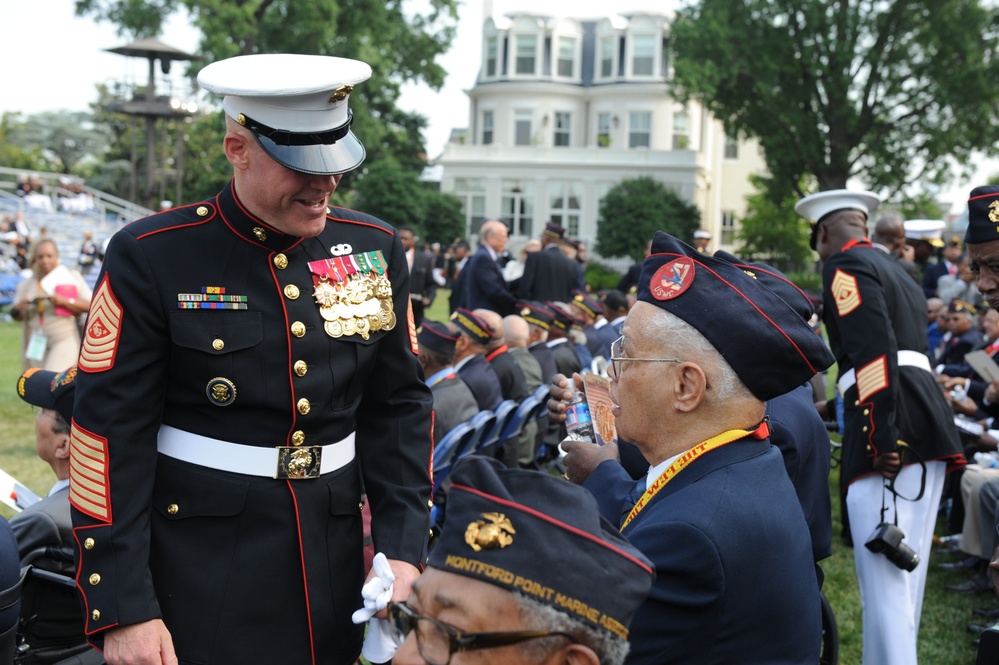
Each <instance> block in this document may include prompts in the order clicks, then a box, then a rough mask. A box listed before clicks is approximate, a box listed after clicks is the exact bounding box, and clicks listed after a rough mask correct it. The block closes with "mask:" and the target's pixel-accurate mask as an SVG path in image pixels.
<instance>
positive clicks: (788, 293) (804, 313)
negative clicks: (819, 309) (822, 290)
mask: <svg viewBox="0 0 999 665" xmlns="http://www.w3.org/2000/svg"><path fill="white" fill-rule="evenodd" d="M715 258H717V259H721V260H723V261H728V262H729V263H731V264H732V265H734V266H735V267H736V268H741V269H742V271H743V272H745V273H746V274H747V275H749V276H750V277H754V278H756V279H758V280H759V281H760V283H761V284H763V285H764V286H766V287H767V288H768V289H770V290H771V291H773V292H774V293H776V294H777V295H779V296H780V297H781V300H783V301H784V302H786V303H787V304H788V305H790V306H791V308H792V309H793V310H794V311H796V312H797V313H798V314H800V315H801V318H803V319H804V320H805V321H808V320H809V319H811V318H812V315H813V314H815V307H814V306H813V305H812V299H811V298H809V297H808V294H806V293H805V292H804V291H802V290H801V289H799V288H798V286H797V285H796V284H795V283H794V282H792V281H791V280H790V279H788V276H787V275H785V274H784V273H782V272H781V271H780V270H778V269H777V268H774V267H773V266H769V265H767V264H765V263H750V262H748V261H743V260H742V259H740V258H739V257H737V256H735V255H733V254H729V253H728V252H725V251H722V250H720V249H719V250H718V251H717V252H715Z"/></svg>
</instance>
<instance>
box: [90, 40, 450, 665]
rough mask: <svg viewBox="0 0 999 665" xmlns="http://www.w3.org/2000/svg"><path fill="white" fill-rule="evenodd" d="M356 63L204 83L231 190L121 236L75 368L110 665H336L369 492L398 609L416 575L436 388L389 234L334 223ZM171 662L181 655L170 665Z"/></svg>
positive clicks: (242, 68) (94, 563)
mask: <svg viewBox="0 0 999 665" xmlns="http://www.w3.org/2000/svg"><path fill="white" fill-rule="evenodd" d="M370 71H371V70H370V67H369V66H368V65H366V64H365V63H362V62H359V61H356V60H348V59H343V58H331V57H324V56H307V55H290V54H272V55H251V56H242V57H236V58H230V59H228V60H222V61H219V62H215V63H212V64H210V65H208V66H207V67H205V68H204V69H203V70H202V71H201V73H200V74H199V77H198V80H199V83H200V84H201V86H202V87H203V88H205V89H206V90H208V91H210V92H215V93H218V94H220V95H224V97H223V99H222V106H223V108H224V110H225V122H226V130H227V131H226V135H225V139H224V141H223V150H224V152H225V155H226V158H227V159H228V161H229V162H230V164H231V165H232V167H233V179H232V182H231V183H230V184H229V185H228V186H227V187H226V188H225V189H224V190H223V191H222V192H221V193H219V195H218V196H216V197H215V198H212V199H209V200H206V201H202V202H199V203H196V204H193V205H189V206H182V207H180V208H176V209H174V210H170V211H166V212H163V213H160V214H157V215H153V216H151V217H148V218H146V219H143V220H138V221H136V222H133V223H132V224H129V225H128V226H127V227H125V228H124V229H122V230H121V231H119V232H118V233H116V234H115V235H114V237H113V239H112V240H111V242H110V244H109V246H108V249H107V257H106V261H105V263H104V265H103V268H102V270H101V273H100V275H99V277H98V279H97V284H98V287H97V289H96V290H95V294H94V298H93V304H92V306H91V310H90V315H89V317H88V321H87V330H86V335H85V339H84V342H83V347H82V350H81V353H80V359H79V374H78V378H77V381H78V383H77V402H76V411H75V414H76V416H75V419H74V422H73V428H72V433H71V442H70V446H71V451H72V453H71V458H70V501H71V504H72V507H73V522H74V527H75V537H76V542H77V543H78V547H77V552H76V555H77V560H78V579H79V581H80V585H79V588H80V590H81V593H82V594H83V596H84V600H85V603H86V608H87V625H86V632H87V634H88V636H90V639H91V640H92V641H93V642H95V643H96V644H103V648H104V651H105V656H106V658H107V661H108V662H109V663H111V665H116V664H117V663H122V662H129V663H132V662H142V663H172V662H177V661H178V660H179V662H181V663H200V664H203V665H218V664H223V665H229V664H231V663H323V664H335V665H340V664H343V665H346V664H347V663H353V662H354V661H355V660H356V659H357V657H358V654H359V652H360V650H361V642H362V639H363V636H364V627H363V626H362V625H354V624H353V623H352V622H351V612H352V611H353V610H355V609H357V608H359V607H361V605H362V603H363V602H364V599H363V598H362V594H361V587H362V585H363V583H364V568H363V565H364V558H363V531H362V518H361V507H362V501H363V498H362V497H363V495H362V488H363V491H364V492H365V494H366V496H367V499H368V500H369V502H370V509H371V535H372V539H373V542H374V547H375V549H376V550H377V551H379V552H381V553H383V554H384V555H385V557H387V559H388V564H387V565H388V566H389V567H390V568H391V571H392V573H393V574H394V577H395V583H394V585H393V594H394V597H396V598H399V599H401V598H405V597H407V596H408V595H409V588H410V585H411V583H412V581H413V580H414V579H416V577H417V576H418V575H419V570H420V567H421V566H422V565H423V561H424V560H425V555H426V545H427V536H428V533H429V525H430V515H429V507H428V501H429V500H430V489H431V482H430V474H429V469H430V451H431V445H432V443H431V408H432V396H431V392H430V389H429V388H427V386H426V384H425V383H424V381H423V374H422V369H421V368H420V364H419V361H418V359H417V353H418V344H417V339H416V330H415V327H414V326H413V321H412V314H411V310H410V308H409V301H410V294H409V269H408V266H407V262H406V256H405V252H404V250H403V247H402V244H401V243H400V241H399V239H398V237H397V232H396V230H395V229H393V228H392V227H391V226H389V225H387V224H385V223H384V222H382V221H380V220H378V219H376V218H373V217H371V216H369V215H365V214H363V213H358V212H354V211H350V210H345V209H341V208H334V207H330V205H329V200H330V196H331V195H332V194H333V192H334V191H335V190H336V187H337V184H338V183H339V181H340V178H341V177H342V174H343V173H345V172H347V171H350V170H351V169H354V168H356V167H358V166H359V165H360V164H361V162H362V161H363V159H364V154H365V153H364V147H363V146H362V145H361V143H360V141H358V139H357V138H356V137H355V136H354V134H353V133H352V132H351V129H350V127H351V120H352V115H351V111H350V110H349V108H348V105H347V100H348V96H349V94H350V92H351V91H352V90H353V88H354V86H355V85H358V84H360V83H361V82H363V81H365V80H366V79H367V78H368V77H369V76H370ZM175 654H176V655H175Z"/></svg>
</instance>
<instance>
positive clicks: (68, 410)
mask: <svg viewBox="0 0 999 665" xmlns="http://www.w3.org/2000/svg"><path fill="white" fill-rule="evenodd" d="M17 394H18V395H20V397H21V399H23V400H24V401H25V402H27V403H28V404H31V405H32V406H37V407H41V408H43V409H53V410H55V411H56V412H58V413H59V415H60V416H62V418H63V420H65V421H66V424H67V425H68V424H70V423H71V422H72V421H73V400H74V399H75V398H76V366H75V365H74V366H73V367H70V368H69V369H67V370H65V371H63V372H48V371H45V370H43V369H41V368H39V367H32V368H31V369H28V370H25V372H24V374H22V375H21V378H19V379H18V380H17Z"/></svg>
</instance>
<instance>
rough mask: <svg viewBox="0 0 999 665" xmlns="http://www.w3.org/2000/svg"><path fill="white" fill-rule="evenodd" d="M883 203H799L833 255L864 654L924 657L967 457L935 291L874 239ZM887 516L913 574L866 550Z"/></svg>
mask: <svg viewBox="0 0 999 665" xmlns="http://www.w3.org/2000/svg"><path fill="white" fill-rule="evenodd" d="M879 203H880V201H879V199H878V197H877V196H876V195H874V194H872V193H870V192H853V191H849V190H832V191H826V192H819V193H818V194H813V195H811V196H809V197H806V198H804V199H802V200H800V201H799V202H798V203H797V205H796V206H795V210H797V211H798V213H799V214H800V215H802V216H803V217H805V218H807V219H809V220H811V222H812V224H813V226H812V235H811V244H812V247H813V248H814V249H815V250H816V251H817V252H818V254H819V257H820V258H821V259H822V261H823V266H822V283H823V293H822V298H823V317H824V320H825V325H826V332H827V334H828V336H829V344H830V346H831V347H832V350H833V353H834V354H835V356H836V361H837V363H838V370H839V380H838V382H837V388H838V390H839V394H840V395H841V396H842V399H843V404H844V414H843V420H844V425H843V428H844V431H843V459H842V465H841V467H840V485H841V487H842V489H843V491H844V492H845V493H846V507H847V511H848V514H849V518H850V519H849V522H850V532H851V535H852V538H853V542H854V561H855V565H856V567H857V578H858V581H859V583H860V596H861V602H862V603H863V621H864V647H863V649H864V657H863V662H864V663H865V664H867V665H872V664H873V663H878V664H879V665H882V664H887V665H905V664H912V665H914V664H915V663H916V640H917V635H918V630H919V617H920V611H921V608H922V596H923V588H924V586H925V582H926V570H927V567H928V565H929V559H930V547H931V543H932V536H933V528H934V523H935V518H936V514H937V507H938V505H939V502H940V496H941V492H942V490H943V482H944V475H945V473H946V471H947V469H948V467H951V468H955V467H957V466H959V465H961V464H963V463H964V459H963V457H962V454H961V445H960V441H959V439H958V434H957V431H956V429H955V427H954V423H953V414H952V412H951V409H950V407H949V406H948V405H947V402H946V401H945V400H944V397H943V394H942V392H941V390H940V388H939V387H938V386H937V384H936V381H935V378H934V374H933V370H932V367H931V366H930V360H929V357H928V356H927V354H928V352H929V348H928V343H927V340H926V298H925V297H924V296H923V294H922V292H921V290H920V288H919V286H918V285H917V284H914V283H913V281H912V279H911V278H910V277H909V276H908V275H907V274H906V273H905V271H904V270H903V269H902V268H901V267H900V266H899V265H898V264H897V263H896V262H895V261H893V260H892V259H891V258H890V257H889V256H888V255H887V254H885V253H884V252H883V251H881V250H880V249H878V248H876V247H874V246H873V245H872V244H871V242H870V240H868V238H867V219H868V215H869V214H870V212H872V211H873V210H874V209H876V208H877V206H878V205H879ZM920 461H923V462H925V467H924V465H923V464H921V463H920ZM924 468H925V470H924ZM889 482H892V483H893V484H892V486H891V488H889ZM923 487H924V489H921V488H923ZM892 489H894V491H895V492H897V493H898V496H897V500H896V497H895V496H894V494H893V493H892V491H891V490H892ZM884 522H888V523H891V524H895V525H897V526H898V527H899V528H900V529H901V531H902V532H903V533H904V543H905V545H907V546H908V547H910V548H911V549H912V550H913V551H915V553H916V554H917V555H918V556H919V558H920V559H921V562H920V563H917V565H916V567H915V568H914V569H913V570H911V571H909V570H905V569H903V568H900V567H898V566H897V565H895V564H894V563H893V562H892V561H890V560H889V559H888V558H887V556H886V555H885V554H884V553H876V552H875V551H872V549H871V548H869V547H866V546H864V545H865V544H866V543H868V542H870V541H872V536H873V535H874V534H875V531H876V530H878V529H879V525H881V524H882V523H884ZM877 546H878V543H877V542H874V543H872V547H874V548H876V547H877Z"/></svg>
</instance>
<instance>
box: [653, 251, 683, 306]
mask: <svg viewBox="0 0 999 665" xmlns="http://www.w3.org/2000/svg"><path fill="white" fill-rule="evenodd" d="M693 283H694V260H693V259H692V258H690V257H689V256H681V257H680V258H678V259H675V260H673V261H670V262H669V263H667V264H665V265H663V266H661V267H660V268H659V270H657V271H656V273H655V274H654V275H652V280H651V281H650V282H649V292H650V293H651V294H652V297H653V298H655V299H656V300H672V299H673V298H676V297H677V296H679V295H681V294H682V293H683V292H684V291H686V290H687V289H689V288H690V285H691V284H693Z"/></svg>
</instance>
